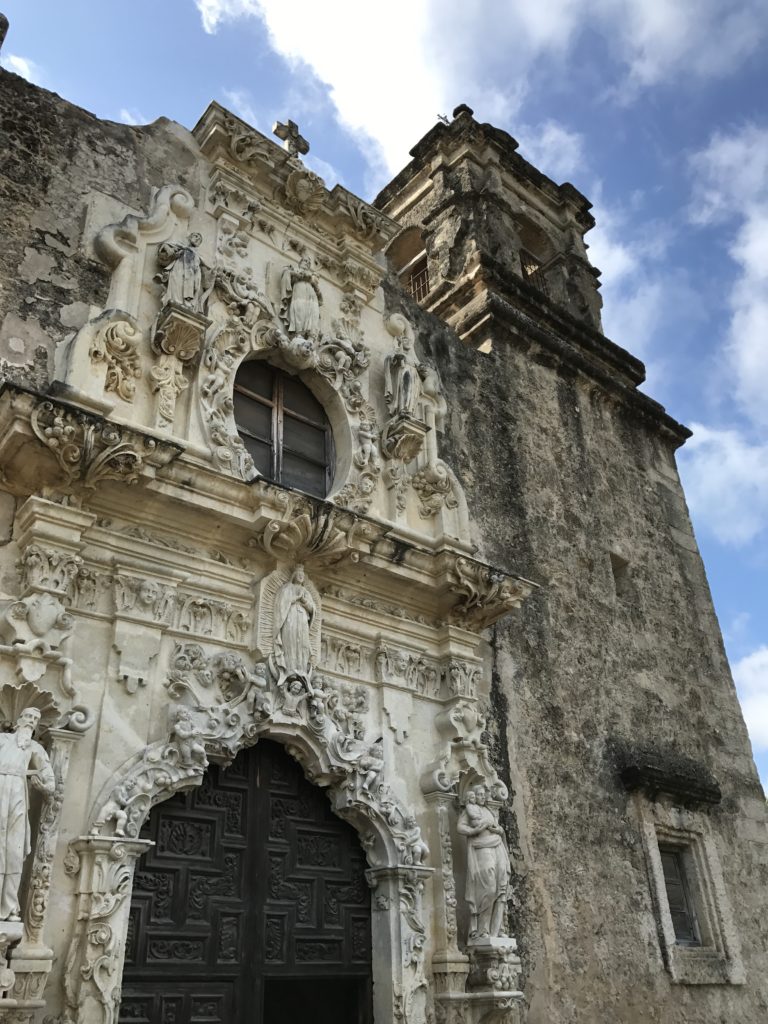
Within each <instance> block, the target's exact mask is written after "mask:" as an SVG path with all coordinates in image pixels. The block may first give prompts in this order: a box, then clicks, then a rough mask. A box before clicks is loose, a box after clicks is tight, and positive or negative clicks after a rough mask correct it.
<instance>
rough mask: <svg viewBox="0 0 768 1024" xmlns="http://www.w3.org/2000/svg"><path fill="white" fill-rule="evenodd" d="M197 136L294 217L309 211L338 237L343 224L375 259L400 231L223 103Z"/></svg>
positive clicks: (209, 152)
mask: <svg viewBox="0 0 768 1024" xmlns="http://www.w3.org/2000/svg"><path fill="white" fill-rule="evenodd" d="M192 134H193V135H194V137H195V139H196V140H197V142H198V144H199V145H200V148H201V150H202V152H203V153H204V154H205V155H206V156H207V157H208V158H209V159H211V160H212V161H213V162H215V163H218V164H219V165H220V166H228V167H229V168H231V169H232V170H233V171H235V172H236V173H237V174H239V175H243V176H245V177H247V178H249V179H252V180H253V181H254V182H256V181H258V182H259V183H260V185H261V189H262V191H263V193H264V194H266V195H269V194H271V193H273V194H274V195H275V196H276V197H277V198H278V202H280V203H281V204H282V205H284V206H285V207H286V209H287V210H288V211H289V214H291V219H292V216H293V214H295V213H297V212H300V213H302V214H306V212H307V211H309V212H311V214H312V215H313V217H314V218H315V220H316V222H317V225H318V228H319V229H320V230H321V231H327V232H331V233H332V234H333V236H334V237H336V236H337V235H338V234H339V225H340V224H343V225H345V227H346V231H345V232H344V234H345V235H348V236H349V237H351V238H354V239H355V240H356V241H357V242H358V243H359V244H360V247H361V249H362V250H363V251H364V252H366V253H367V254H368V255H369V256H374V255H375V254H376V253H377V252H379V251H380V250H381V249H383V248H384V247H385V246H386V245H387V244H388V242H389V241H390V240H391V239H392V238H394V236H395V235H396V234H397V232H398V231H399V230H400V225H399V224H397V223H396V222H395V221H393V220H391V219H390V218H389V217H387V216H386V215H385V214H384V213H382V212H381V211H380V210H377V209H375V208H374V207H373V206H372V205H370V204H369V203H366V202H365V201H364V200H362V199H359V198H358V197H357V196H355V195H353V194H352V193H351V192H349V191H348V190H347V189H345V188H344V187H343V186H342V185H334V186H333V188H331V189H330V190H329V189H326V188H325V183H324V182H323V181H322V179H320V178H319V177H318V176H317V175H316V174H314V173H313V172H312V171H310V170H309V169H308V168H307V167H305V166H304V165H303V164H302V163H301V161H300V160H299V159H298V158H296V157H291V156H290V155H289V154H288V153H287V152H286V151H285V150H284V149H283V148H282V147H281V146H279V145H278V144H277V143H275V142H274V141H273V140H272V139H269V138H267V137H266V136H265V135H262V134H261V133H260V132H258V131H256V129H255V128H252V127H251V126H250V125H249V124H247V123H246V122H245V121H242V120H241V119H240V118H238V117H237V116H236V115H235V114H233V113H231V111H228V110H226V109H225V108H224V107H222V106H220V104H218V103H215V102H214V103H211V104H209V106H208V108H207V109H206V111H205V113H204V114H203V115H202V117H201V118H200V120H199V121H198V122H197V124H196V125H195V127H194V128H193V129H192ZM299 179H301V180H299ZM300 207H304V208H305V209H300Z"/></svg>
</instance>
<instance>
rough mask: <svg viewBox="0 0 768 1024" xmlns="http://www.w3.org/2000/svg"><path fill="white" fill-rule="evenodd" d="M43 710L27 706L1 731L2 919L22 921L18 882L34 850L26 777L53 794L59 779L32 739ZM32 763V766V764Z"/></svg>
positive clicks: (0, 905)
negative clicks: (13, 726)
mask: <svg viewBox="0 0 768 1024" xmlns="http://www.w3.org/2000/svg"><path fill="white" fill-rule="evenodd" d="M39 721H40V712H39V711H38V710H37V708H25V709H24V711H22V712H21V714H20V715H19V718H18V721H17V722H16V729H15V731H14V732H9V733H0V879H2V890H0V920H2V921H18V920H20V917H21V915H20V908H19V884H20V883H21V872H22V869H23V867H24V861H25V859H26V857H27V854H28V853H29V851H30V850H31V848H32V846H31V841H30V828H29V812H28V792H27V780H29V782H30V783H31V784H32V785H33V786H34V787H35V789H39V790H40V792H41V793H44V794H45V795H46V796H49V797H50V796H52V795H53V792H54V790H55V788H56V780H55V778H54V775H53V769H52V768H51V762H50V761H49V760H48V755H47V754H46V752H45V751H44V750H43V748H42V747H41V746H40V744H39V743H37V742H35V740H34V739H33V738H32V737H33V734H34V731H35V729H36V727H37V723H38V722H39ZM30 766H31V767H30Z"/></svg>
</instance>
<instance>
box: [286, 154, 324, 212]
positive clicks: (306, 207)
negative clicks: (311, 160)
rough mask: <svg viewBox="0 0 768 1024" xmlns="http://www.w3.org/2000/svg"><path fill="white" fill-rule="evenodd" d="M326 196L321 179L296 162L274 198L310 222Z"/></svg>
mask: <svg viewBox="0 0 768 1024" xmlns="http://www.w3.org/2000/svg"><path fill="white" fill-rule="evenodd" d="M327 195H328V192H327V191H326V188H325V182H324V181H323V179H322V178H321V177H320V176H319V175H318V174H314V173H313V172H312V171H308V170H307V168H306V167H304V166H303V165H302V164H300V163H299V162H298V161H296V166H295V167H293V169H292V170H291V171H290V173H289V174H288V177H287V178H286V179H285V184H284V185H281V186H280V188H278V190H277V192H276V193H275V198H276V199H277V200H278V202H280V203H281V204H282V205H283V206H285V207H286V208H287V209H288V210H290V211H291V212H292V213H296V214H298V215H299V216H301V217H304V218H306V219H307V220H312V218H314V217H315V216H316V215H317V213H318V212H319V210H320V208H321V207H322V205H323V203H324V202H325V197H326V196H327Z"/></svg>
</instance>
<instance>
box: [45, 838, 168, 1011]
mask: <svg viewBox="0 0 768 1024" xmlns="http://www.w3.org/2000/svg"><path fill="white" fill-rule="evenodd" d="M151 846H152V843H151V842H150V841H149V840H147V839H122V838H119V837H115V836H109V837H106V836H81V837H80V838H79V839H76V840H75V841H74V842H73V843H72V846H71V848H72V850H73V851H74V852H75V854H77V859H78V864H77V865H75V866H73V868H72V869H71V870H72V872H73V873H74V871H77V870H78V866H79V876H78V884H77V890H76V894H75V895H76V898H77V913H76V924H75V931H74V934H73V936H72V941H71V943H70V947H69V953H68V954H67V962H66V965H65V968H64V999H65V1009H64V1014H63V1016H62V1024H115V1021H116V1020H117V1014H118V1010H119V1007H120V982H121V980H122V975H123V960H124V957H125V937H126V933H127V930H128V915H129V912H130V907H131V891H132V888H133V872H134V868H135V866H136V861H137V860H138V858H139V857H140V856H141V855H142V854H143V853H144V852H146V850H148V849H149V848H150V847H151Z"/></svg>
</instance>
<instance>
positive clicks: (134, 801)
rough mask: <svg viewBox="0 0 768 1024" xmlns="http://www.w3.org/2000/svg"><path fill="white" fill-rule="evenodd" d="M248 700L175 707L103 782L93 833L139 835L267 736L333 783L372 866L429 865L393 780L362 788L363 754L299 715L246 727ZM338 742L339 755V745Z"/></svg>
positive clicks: (333, 796) (312, 777)
mask: <svg viewBox="0 0 768 1024" xmlns="http://www.w3.org/2000/svg"><path fill="white" fill-rule="evenodd" d="M247 703H248V698H247V697H244V696H243V695H241V697H239V698H237V699H236V700H235V701H231V702H230V703H229V705H222V706H220V707H217V708H211V709H208V710H203V711H202V712H199V713H194V712H192V711H191V710H190V709H189V708H188V707H186V706H185V705H183V704H177V705H175V707H174V712H173V717H174V724H173V725H172V727H171V732H170V735H169V736H168V737H167V738H164V739H162V740H158V741H156V742H155V743H152V744H150V745H149V746H147V747H145V748H144V749H143V750H142V751H140V752H139V753H137V754H135V755H134V756H133V757H132V758H130V759H129V760H128V761H126V762H125V763H124V764H123V766H122V767H121V768H120V769H118V771H117V772H115V773H114V774H113V775H112V777H111V778H110V780H109V781H108V782H107V784H106V785H105V786H104V787H103V788H102V790H101V792H100V794H99V796H98V798H97V799H96V801H95V803H94V808H93V811H92V813H91V816H90V819H89V820H90V827H89V834H90V835H98V836H102V835H106V834H108V833H109V832H110V831H111V832H112V834H113V835H114V836H115V837H116V838H119V839H124V838H127V839H136V838H137V837H138V835H139V833H140V831H141V827H142V825H143V824H144V821H145V820H146V818H147V816H148V815H149V812H150V811H151V809H152V808H153V807H154V806H155V805H156V804H158V803H161V802H163V801H164V800H167V799H169V798H170V797H171V796H173V795H174V794H176V793H178V792H181V791H183V790H185V789H189V788H191V787H194V786H199V785H200V783H201V782H202V779H203V775H204V773H205V770H206V769H207V767H208V764H209V762H210V761H216V762H217V763H224V764H228V763H231V761H232V760H234V758H235V757H236V756H237V754H239V753H240V751H241V750H245V749H246V748H248V747H250V746H252V745H254V744H255V743H257V742H258V740H259V739H260V738H264V739H270V740H273V741H275V742H277V743H280V744H282V745H283V746H284V747H285V748H286V750H287V751H288V753H290V754H291V756H292V757H293V758H294V759H295V760H296V761H298V763H299V764H300V765H301V767H302V769H303V771H304V774H305V775H306V777H307V778H308V779H309V781H310V782H312V783H314V784H315V785H318V786H320V787H321V788H323V789H327V790H328V791H329V792H328V796H329V798H330V801H331V806H332V808H333V810H334V812H335V813H336V814H338V815H339V816H340V817H342V818H344V819H345V820H346V821H349V822H350V823H351V824H352V825H353V826H354V827H355V829H356V830H357V832H358V835H360V837H361V842H362V843H363V847H364V848H365V850H366V856H367V859H368V862H369V864H370V865H371V867H372V868H378V867H393V868H394V867H397V866H409V867H411V866H418V867H420V866H423V862H424V861H425V859H426V858H427V855H428V850H427V848H426V844H425V843H424V841H423V840H422V838H421V834H420V830H419V829H418V826H416V827H415V828H413V827H408V825H407V824H406V822H407V821H409V820H410V818H411V815H410V814H409V812H408V810H407V809H406V808H405V807H404V806H403V805H402V804H401V802H400V801H399V800H398V798H397V797H396V796H395V795H394V793H392V791H391V790H390V789H389V787H388V786H387V785H386V783H381V785H380V786H379V787H378V788H377V789H376V791H375V793H374V794H373V795H365V794H361V792H360V789H359V786H358V783H357V780H356V779H355V775H356V774H358V773H359V771H360V761H361V755H360V753H359V752H358V755H357V757H355V756H354V755H353V754H351V753H350V754H349V755H348V756H347V757H345V756H344V754H343V752H342V751H341V749H340V745H339V743H338V741H337V742H336V743H335V744H334V742H333V740H334V738H335V737H334V736H333V735H332V734H331V735H329V734H328V733H325V734H322V733H319V732H318V731H317V730H314V729H311V728H309V727H308V726H307V725H306V724H305V723H303V722H302V723H300V722H297V721H289V720H284V721H280V720H279V716H278V720H276V721H263V722H262V723H260V724H257V725H253V724H247V725H244V724H243V722H242V720H241V717H240V713H239V710H240V709H244V707H245V706H246V705H247ZM200 715H204V716H207V717H208V720H209V721H208V724H209V725H210V724H211V723H215V726H216V727H215V729H213V730H211V731H209V732H208V733H205V732H204V731H203V730H202V729H201V728H200V727H199V726H198V725H197V724H196V721H195V720H196V718H198V719H199V717H200ZM334 747H335V748H336V756H334V752H333V748H334Z"/></svg>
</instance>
